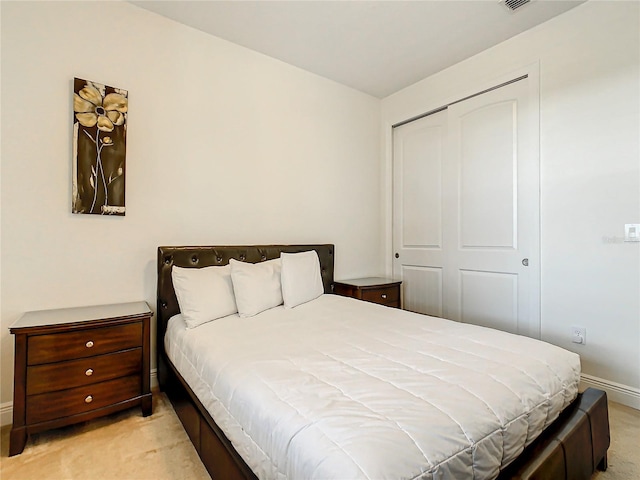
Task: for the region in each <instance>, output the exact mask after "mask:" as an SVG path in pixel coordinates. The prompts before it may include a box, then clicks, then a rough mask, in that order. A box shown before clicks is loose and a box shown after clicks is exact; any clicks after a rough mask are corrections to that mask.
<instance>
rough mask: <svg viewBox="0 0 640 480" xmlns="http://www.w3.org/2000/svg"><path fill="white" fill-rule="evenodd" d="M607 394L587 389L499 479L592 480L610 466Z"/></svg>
mask: <svg viewBox="0 0 640 480" xmlns="http://www.w3.org/2000/svg"><path fill="white" fill-rule="evenodd" d="M609 443H610V437H609V411H608V407H607V394H606V393H605V392H603V391H601V390H596V389H594V388H588V389H587V390H585V391H584V393H581V394H580V395H579V396H578V398H577V399H576V400H575V401H574V402H573V403H572V404H571V405H570V406H569V407H568V408H567V409H566V410H565V411H564V412H563V413H562V414H561V415H560V417H559V418H558V419H557V420H556V421H555V422H554V423H553V424H551V425H550V426H549V428H547V429H546V430H545V431H544V432H542V434H541V435H540V437H538V438H537V439H536V440H535V441H534V442H533V443H532V444H531V445H529V447H527V448H526V449H525V451H524V452H523V453H522V455H520V457H518V458H517V459H516V461H515V462H514V463H513V464H511V465H509V467H508V468H507V469H506V470H505V471H503V472H502V474H501V475H500V476H499V477H498V478H499V479H501V480H502V479H525V480H548V479H553V480H569V479H589V478H591V476H592V475H593V474H594V472H595V471H596V469H598V470H606V469H607V449H608V448H609Z"/></svg>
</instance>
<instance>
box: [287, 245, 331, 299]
mask: <svg viewBox="0 0 640 480" xmlns="http://www.w3.org/2000/svg"><path fill="white" fill-rule="evenodd" d="M280 259H281V260H282V298H283V300H284V307H285V308H293V307H295V306H297V305H300V304H301V303H306V302H310V301H311V300H313V299H315V298H318V297H319V296H320V295H322V294H323V293H324V286H323V284H322V274H321V273H320V259H319V258H318V253H317V252H316V251H315V250H310V251H308V252H300V253H281V254H280Z"/></svg>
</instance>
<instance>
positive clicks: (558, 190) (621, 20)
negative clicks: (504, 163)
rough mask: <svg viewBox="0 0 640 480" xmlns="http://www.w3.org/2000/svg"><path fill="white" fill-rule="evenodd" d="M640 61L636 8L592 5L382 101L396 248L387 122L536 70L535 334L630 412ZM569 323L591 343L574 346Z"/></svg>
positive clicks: (636, 340) (635, 376) (637, 394)
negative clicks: (627, 228)
mask: <svg viewBox="0 0 640 480" xmlns="http://www.w3.org/2000/svg"><path fill="white" fill-rule="evenodd" d="M639 59H640V4H639V3H638V2H594V1H590V2H587V3H585V4H583V5H581V6H579V7H576V8H575V9H573V10H570V11H569V12H567V13H566V14H564V15H561V16H560V17H557V18H555V19H553V20H551V21H549V22H546V23H545V24H542V25H540V26H539V27H536V28H535V29H532V30H530V31H528V32H525V33H523V34H521V35H519V36H517V37H515V38H513V39H511V40H509V41H507V42H504V43H502V44H500V45H498V46H496V47H494V48H491V49H489V50H487V51H485V52H483V53H481V54H479V55H477V56H475V57H473V58H471V59H468V60H466V61H464V62H461V63H459V64H457V65H455V66H453V67H451V68H449V69H447V70H444V71H442V72H439V73H438V74H436V75H433V76H431V77H429V78H427V79H425V80H423V81H421V82H419V83H417V84H415V85H413V86H411V87H409V88H406V89H404V90H402V91H400V92H398V93H397V94H395V95H392V96H390V97H388V98H386V99H384V100H383V102H382V124H383V128H384V132H383V137H384V139H385V144H384V145H383V152H384V157H385V158H384V162H385V172H386V179H385V182H386V186H387V193H386V199H385V205H384V208H385V210H386V212H387V215H386V246H385V251H387V252H391V234H390V231H391V230H390V228H391V216H390V212H391V192H390V190H391V175H390V174H391V154H390V151H391V149H390V138H391V136H390V131H391V128H390V125H392V124H393V123H396V122H398V121H401V120H405V119H408V118H411V117H413V116H415V115H417V114H420V113H423V112H427V111H430V110H431V109H434V108H436V107H439V106H441V105H444V104H446V103H447V102H449V101H451V100H455V99H459V98H462V97H464V96H465V95H467V94H470V93H474V91H478V89H477V86H478V85H486V84H491V82H492V80H493V79H497V78H499V77H501V76H503V75H504V74H505V73H507V72H510V71H514V70H516V69H519V68H521V67H525V66H526V65H529V64H532V63H539V66H540V162H541V167H540V168H541V192H540V193H541V205H540V207H541V262H542V263H541V296H542V300H541V328H542V339H543V340H546V341H549V342H552V343H554V344H557V345H560V346H562V347H565V348H567V349H569V350H573V351H575V352H577V353H579V354H580V356H581V359H582V367H583V372H584V373H585V374H586V377H585V380H587V383H589V382H591V383H592V384H600V385H601V386H605V387H609V389H610V391H613V393H614V394H618V395H617V396H615V398H616V399H617V400H620V401H625V403H629V404H632V405H634V406H636V407H637V408H640V300H639V297H640V255H639V250H640V248H639V247H640V244H638V243H623V242H622V237H623V235H624V224H625V223H640V148H639V142H640V140H639V138H640V135H639V134H640V95H639V93H640V75H639ZM387 269H388V271H391V270H390V269H391V265H390V262H389V263H388V264H387ZM572 325H580V326H584V327H586V328H587V344H586V345H584V346H578V345H576V344H573V343H571V342H570V339H569V330H570V327H571V326H572Z"/></svg>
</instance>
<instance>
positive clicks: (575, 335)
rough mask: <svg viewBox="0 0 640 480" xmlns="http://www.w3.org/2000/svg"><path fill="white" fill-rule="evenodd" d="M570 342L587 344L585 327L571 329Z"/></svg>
mask: <svg viewBox="0 0 640 480" xmlns="http://www.w3.org/2000/svg"><path fill="white" fill-rule="evenodd" d="M571 341H572V342H573V343H578V344H580V345H584V344H586V343H587V329H586V328H585V327H576V326H573V327H571Z"/></svg>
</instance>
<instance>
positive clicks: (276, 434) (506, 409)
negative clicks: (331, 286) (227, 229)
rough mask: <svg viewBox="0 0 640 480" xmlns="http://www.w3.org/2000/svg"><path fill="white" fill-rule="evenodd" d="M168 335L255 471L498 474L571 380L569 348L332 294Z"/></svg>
mask: <svg viewBox="0 0 640 480" xmlns="http://www.w3.org/2000/svg"><path fill="white" fill-rule="evenodd" d="M165 346H166V349H167V353H168V354H169V358H171V360H172V361H173V363H174V364H175V365H176V367H177V368H178V370H179V371H180V372H181V373H182V375H183V376H184V377H185V379H186V380H187V381H188V383H189V384H190V385H191V387H192V389H193V390H194V392H195V393H196V395H197V396H198V398H199V399H200V400H201V402H202V403H203V405H204V406H205V407H206V408H207V409H208V411H209V412H210V413H211V414H212V416H213V418H214V419H215V420H216V423H217V424H218V425H219V426H220V427H221V428H222V430H223V431H224V432H225V434H226V435H227V437H228V438H229V440H230V441H231V442H232V443H233V445H234V447H235V448H236V450H237V451H238V452H239V453H240V455H241V456H242V457H243V458H244V460H245V461H246V463H247V464H248V465H249V466H250V467H251V468H252V469H253V471H254V472H255V473H256V474H257V476H258V477H259V478H261V479H284V478H288V479H294V480H298V479H307V478H309V479H310V478H319V479H331V478H337V479H355V478H370V479H383V478H394V479H399V478H405V479H413V478H420V479H432V478H438V479H442V478H450V479H456V480H458V479H467V478H468V479H472V478H473V479H484V478H494V477H496V476H497V475H498V473H499V471H500V468H501V467H503V466H505V465H507V464H508V463H509V462H511V461H512V460H513V459H514V458H515V457H516V456H517V455H518V454H519V453H520V452H521V451H522V449H523V448H524V447H525V445H528V444H529V443H530V442H531V441H532V440H533V439H534V438H535V437H536V436H537V435H538V434H539V433H540V432H541V431H542V429H543V428H544V427H545V426H546V425H548V424H549V423H550V422H552V421H553V420H554V419H555V418H556V417H557V416H558V413H559V412H560V411H561V410H562V409H563V408H564V407H565V406H567V405H568V404H569V403H570V402H571V401H572V400H573V399H574V398H575V396H576V394H577V391H578V382H579V373H580V360H579V357H578V355H576V354H574V353H571V352H568V351H566V350H563V349H560V348H558V347H555V346H552V345H549V344H547V343H543V342H540V341H537V340H533V339H530V338H527V337H521V336H516V335H512V334H508V333H504V332H499V331H496V330H491V329H487V328H482V327H476V326H472V325H467V324H460V323H456V322H451V321H448V320H443V319H439V318H434V317H427V316H423V315H417V314H413V313H410V312H406V311H401V310H395V309H391V308H387V307H383V306H380V305H375V304H371V303H366V302H361V301H359V300H354V299H351V298H345V297H338V296H335V295H323V296H322V297H320V298H318V299H316V300H314V301H312V302H309V303H307V304H304V305H300V306H298V307H296V308H294V309H290V310H286V309H284V308H283V307H278V308H274V309H272V310H268V311H266V312H263V313H261V314H259V315H257V316H255V317H251V318H239V317H238V316H237V315H232V316H229V317H225V318H222V319H219V320H216V321H213V322H210V323H207V324H205V325H202V326H199V327H197V328H195V329H191V330H188V329H186V328H185V324H184V320H182V318H181V316H180V315H177V316H176V317H174V318H173V319H171V320H170V322H169V328H168V331H167V336H166V338H165Z"/></svg>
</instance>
